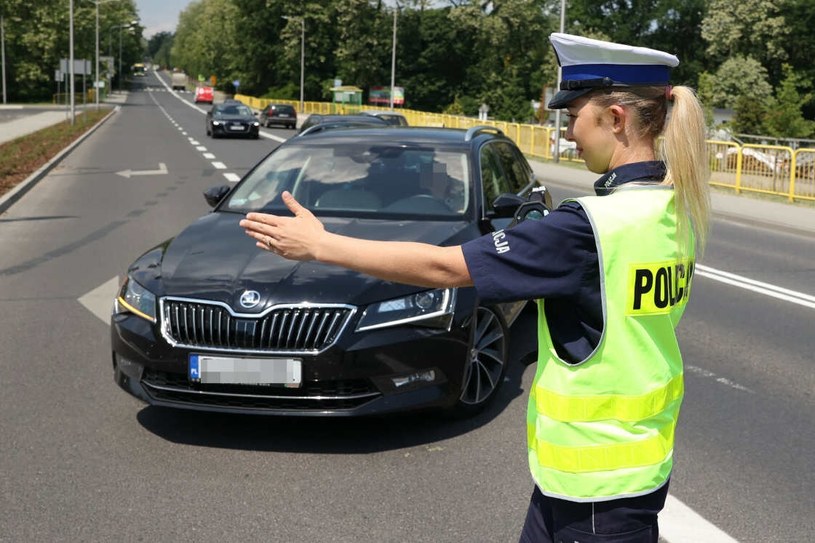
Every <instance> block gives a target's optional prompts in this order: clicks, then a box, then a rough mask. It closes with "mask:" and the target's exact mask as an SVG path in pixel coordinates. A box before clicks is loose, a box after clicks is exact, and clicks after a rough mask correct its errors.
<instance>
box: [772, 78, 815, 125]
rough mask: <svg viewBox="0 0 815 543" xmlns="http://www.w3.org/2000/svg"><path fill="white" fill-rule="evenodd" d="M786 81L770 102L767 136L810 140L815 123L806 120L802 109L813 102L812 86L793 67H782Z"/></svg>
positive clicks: (784, 80) (782, 82)
mask: <svg viewBox="0 0 815 543" xmlns="http://www.w3.org/2000/svg"><path fill="white" fill-rule="evenodd" d="M782 72H783V74H784V79H783V80H782V81H781V84H780V85H779V86H778V88H777V89H776V91H775V96H773V97H772V98H771V100H770V102H769V107H768V108H767V114H766V118H765V122H764V127H765V128H766V130H767V134H768V135H770V136H775V137H779V138H809V137H811V136H812V135H813V132H815V123H813V121H808V120H806V119H804V117H803V115H802V113H801V109H802V107H803V106H804V105H805V104H807V103H809V102H810V101H811V100H812V93H811V92H808V91H809V90H810V89H811V87H812V84H811V82H810V81H805V80H804V79H803V78H802V77H801V76H800V75H799V74H797V73H796V72H795V71H794V70H793V68H792V66H790V65H789V64H784V65H783V66H782Z"/></svg>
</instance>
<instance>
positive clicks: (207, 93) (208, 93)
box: [195, 87, 212, 104]
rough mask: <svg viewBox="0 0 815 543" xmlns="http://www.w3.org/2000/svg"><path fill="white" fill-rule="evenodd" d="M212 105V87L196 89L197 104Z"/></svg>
mask: <svg viewBox="0 0 815 543" xmlns="http://www.w3.org/2000/svg"><path fill="white" fill-rule="evenodd" d="M199 102H204V103H207V104H211V103H212V87H195V103H196V104H197V103H199Z"/></svg>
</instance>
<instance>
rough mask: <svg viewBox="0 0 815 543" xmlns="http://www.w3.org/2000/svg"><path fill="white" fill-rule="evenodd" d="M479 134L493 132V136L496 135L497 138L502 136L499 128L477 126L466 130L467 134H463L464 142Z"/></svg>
mask: <svg viewBox="0 0 815 543" xmlns="http://www.w3.org/2000/svg"><path fill="white" fill-rule="evenodd" d="M481 132H493V133H495V134H498V135H499V136H503V135H504V133H503V132H502V131H501V129H500V128H496V127H494V126H485V125H479V126H473V127H472V128H468V129H467V133H466V134H464V141H470V140H471V139H473V138H474V137H476V136H477V135H479V134H480V133H481Z"/></svg>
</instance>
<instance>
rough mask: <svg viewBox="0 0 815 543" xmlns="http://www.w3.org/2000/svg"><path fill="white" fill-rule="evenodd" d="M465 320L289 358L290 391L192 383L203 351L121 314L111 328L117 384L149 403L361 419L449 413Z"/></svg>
mask: <svg viewBox="0 0 815 543" xmlns="http://www.w3.org/2000/svg"><path fill="white" fill-rule="evenodd" d="M468 322H469V319H467V318H465V319H463V320H462V321H459V322H454V323H453V327H452V329H451V331H449V332H447V331H443V330H442V331H439V330H430V329H423V328H414V327H394V328H390V329H380V330H370V331H366V332H361V333H355V332H353V331H352V330H351V329H348V330H347V331H346V332H345V334H344V335H343V336H342V337H341V338H340V339H339V341H338V342H337V343H336V344H335V345H334V346H332V347H330V348H329V349H327V350H326V351H324V352H322V353H320V354H317V355H310V356H309V355H292V356H296V357H298V358H301V359H302V384H301V386H300V387H299V388H285V387H282V386H279V387H278V386H266V385H227V384H201V383H195V382H192V381H190V380H189V379H188V378H187V364H188V358H189V355H190V353H193V352H196V353H202V354H205V353H206V350H204V349H200V350H192V349H189V348H182V347H172V346H170V345H169V344H167V342H166V341H165V340H164V338H163V337H161V336H160V335H159V336H157V328H156V326H155V325H152V324H150V323H148V322H147V321H145V320H143V319H141V318H139V317H136V316H133V315H130V314H120V315H114V316H113V318H112V323H111V343H112V347H113V369H114V379H115V381H116V383H117V384H118V385H119V386H120V387H121V388H123V389H124V390H126V391H127V392H129V393H130V394H132V395H134V396H136V397H138V398H140V399H142V400H143V401H145V402H147V403H149V404H151V405H157V406H165V407H174V408H182V409H192V410H199V411H213V412H231V413H249V414H267V415H293V416H363V415H374V414H385V413H393V412H402V411H411V410H415V409H422V408H437V407H442V408H443V407H450V406H452V405H454V404H455V403H456V401H457V400H458V398H459V396H460V394H461V388H462V380H463V378H464V372H465V366H466V363H467V357H468V356H469V337H470V330H469V324H468ZM212 354H219V355H223V354H224V353H223V352H219V353H212ZM233 354H234V355H235V356H246V355H245V353H240V352H235V353H233ZM254 356H257V355H254Z"/></svg>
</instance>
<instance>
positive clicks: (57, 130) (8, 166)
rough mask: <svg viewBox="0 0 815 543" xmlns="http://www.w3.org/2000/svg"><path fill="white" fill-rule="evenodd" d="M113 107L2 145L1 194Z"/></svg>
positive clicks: (49, 158)
mask: <svg viewBox="0 0 815 543" xmlns="http://www.w3.org/2000/svg"><path fill="white" fill-rule="evenodd" d="M110 110H111V108H109V107H103V108H99V110H88V111H84V112H80V113H79V114H78V115H77V116H76V119H75V122H74V124H73V125H71V123H70V122H69V121H67V120H66V121H63V122H61V123H59V124H55V125H53V126H49V127H48V128H43V129H42V130H38V131H37V132H33V133H31V134H28V135H26V136H22V137H20V138H17V139H15V140H11V141H8V142H6V143H4V144H2V145H0V196H2V195H3V194H5V193H7V192H8V191H10V190H11V189H13V188H14V187H16V186H17V185H18V184H19V183H21V182H22V181H24V180H26V179H27V178H28V176H30V175H31V174H32V173H34V172H35V171H37V169H38V168H39V167H40V166H42V165H43V164H45V163H47V162H48V161H49V160H51V159H52V158H54V157H55V156H56V155H57V154H59V153H60V151H62V150H63V149H65V148H66V147H68V146H69V145H70V144H71V143H73V142H74V141H75V140H76V139H77V138H79V137H80V136H82V134H84V133H85V132H87V131H88V130H89V129H90V128H91V127H92V126H93V125H95V124H96V123H97V122H99V121H100V120H101V119H102V118H103V117H104V116H105V115H107V114H108V113H110Z"/></svg>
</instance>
